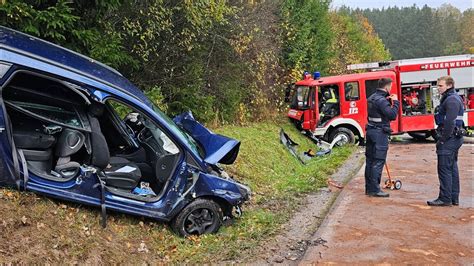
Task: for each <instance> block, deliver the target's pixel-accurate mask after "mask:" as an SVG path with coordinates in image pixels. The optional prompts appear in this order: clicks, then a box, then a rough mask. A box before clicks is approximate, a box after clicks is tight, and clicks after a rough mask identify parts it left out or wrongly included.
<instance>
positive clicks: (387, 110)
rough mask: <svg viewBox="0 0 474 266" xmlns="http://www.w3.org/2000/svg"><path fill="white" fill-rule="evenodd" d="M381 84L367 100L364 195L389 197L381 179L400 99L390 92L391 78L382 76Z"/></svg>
mask: <svg viewBox="0 0 474 266" xmlns="http://www.w3.org/2000/svg"><path fill="white" fill-rule="evenodd" d="M378 85H379V88H378V89H377V90H376V91H375V93H374V94H372V95H371V96H370V97H369V98H368V99H367V105H368V118H367V120H368V124H367V127H366V149H365V157H366V160H365V194H367V195H369V196H372V197H388V196H389V194H388V193H385V192H383V191H382V190H381V189H380V179H381V176H382V170H383V167H384V165H385V160H386V159H387V151H388V138H389V136H390V133H391V132H392V130H391V129H390V121H391V120H395V119H396V118H397V114H398V109H399V108H400V102H399V101H398V98H397V95H395V94H392V95H390V89H391V88H392V79H390V78H381V79H380V80H379V81H378Z"/></svg>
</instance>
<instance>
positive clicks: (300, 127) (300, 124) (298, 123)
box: [293, 116, 304, 130]
mask: <svg viewBox="0 0 474 266" xmlns="http://www.w3.org/2000/svg"><path fill="white" fill-rule="evenodd" d="M303 122H304V116H301V118H300V120H296V119H293V123H294V124H295V127H296V129H298V130H303Z"/></svg>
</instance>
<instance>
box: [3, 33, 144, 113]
mask: <svg viewBox="0 0 474 266" xmlns="http://www.w3.org/2000/svg"><path fill="white" fill-rule="evenodd" d="M2 49H4V50H7V51H10V52H13V53H14V54H18V55H22V56H26V57H28V58H32V59H35V60H38V61H41V62H44V63H47V64H51V65H54V66H57V67H60V68H63V69H66V70H69V71H72V72H75V73H78V74H80V75H83V76H86V77H88V78H91V79H94V80H96V81H99V82H101V83H104V84H106V85H108V86H110V87H113V88H115V89H118V90H120V91H122V92H124V93H127V94H129V95H131V96H134V97H135V98H138V99H139V100H141V101H142V102H144V103H145V104H147V105H151V103H150V101H149V100H148V99H147V98H146V97H145V95H144V94H143V93H142V92H141V91H140V90H139V89H138V88H137V87H135V86H134V85H133V84H132V83H131V82H130V81H128V80H127V79H126V78H125V77H123V76H122V75H121V74H120V73H119V72H118V71H117V70H115V69H113V68H111V67H109V66H106V65H104V64H102V63H100V62H98V61H96V60H94V59H91V58H89V57H86V56H84V55H81V54H79V53H76V52H74V51H71V50H69V49H66V48H64V47H61V46H59V45H56V44H53V43H50V42H48V41H45V40H42V39H39V38H36V37H33V36H30V35H27V34H24V33H21V32H18V31H15V30H12V29H10V28H6V27H3V26H0V50H2ZM2 54H3V53H0V55H2ZM3 57H4V56H3V55H2V56H1V57H0V60H5V59H4V58H3ZM8 59H9V60H8V61H13V62H12V63H15V64H20V65H21V62H19V61H15V58H8ZM27 67H30V66H28V65H27ZM42 70H43V71H46V72H47V71H48V70H47V69H42Z"/></svg>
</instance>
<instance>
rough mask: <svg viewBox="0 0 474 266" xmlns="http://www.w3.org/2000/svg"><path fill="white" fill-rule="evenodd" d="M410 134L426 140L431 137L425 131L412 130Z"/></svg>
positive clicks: (415, 137) (417, 138)
mask: <svg viewBox="0 0 474 266" xmlns="http://www.w3.org/2000/svg"><path fill="white" fill-rule="evenodd" d="M408 135H410V137H412V138H414V139H416V140H426V139H427V138H429V137H430V134H429V133H425V132H411V133H408Z"/></svg>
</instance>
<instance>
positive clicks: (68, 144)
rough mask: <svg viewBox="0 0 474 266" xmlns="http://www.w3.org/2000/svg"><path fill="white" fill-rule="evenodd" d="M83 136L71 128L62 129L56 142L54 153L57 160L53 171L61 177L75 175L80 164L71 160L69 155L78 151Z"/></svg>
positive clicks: (83, 138) (82, 141)
mask: <svg viewBox="0 0 474 266" xmlns="http://www.w3.org/2000/svg"><path fill="white" fill-rule="evenodd" d="M84 141H85V136H84V134H83V133H81V132H79V131H77V130H73V129H69V128H66V129H63V131H62V133H61V135H60V136H59V139H58V142H57V143H56V148H55V155H56V156H57V157H58V161H57V163H56V166H55V168H54V171H55V172H56V173H57V174H59V175H60V176H61V177H63V178H71V177H75V176H76V175H77V174H78V173H79V171H80V169H81V165H80V164H79V163H78V162H73V161H71V157H70V156H71V155H73V154H75V153H76V152H78V151H79V150H80V149H81V148H82V146H83V145H84Z"/></svg>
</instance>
